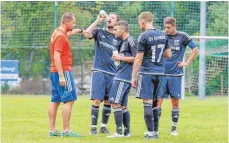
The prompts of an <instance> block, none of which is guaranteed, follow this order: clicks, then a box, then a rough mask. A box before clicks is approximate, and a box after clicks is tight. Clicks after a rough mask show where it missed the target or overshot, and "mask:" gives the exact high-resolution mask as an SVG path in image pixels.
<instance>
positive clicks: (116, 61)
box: [113, 50, 120, 67]
mask: <svg viewBox="0 0 229 143" xmlns="http://www.w3.org/2000/svg"><path fill="white" fill-rule="evenodd" d="M117 54H118V50H113V55H117ZM114 63H115V66H116V67H117V66H118V65H119V64H120V61H119V60H114Z"/></svg>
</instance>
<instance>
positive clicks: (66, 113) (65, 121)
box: [62, 101, 74, 132]
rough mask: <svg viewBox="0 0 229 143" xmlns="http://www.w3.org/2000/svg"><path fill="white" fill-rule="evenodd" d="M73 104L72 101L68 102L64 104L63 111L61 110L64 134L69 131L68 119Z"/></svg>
mask: <svg viewBox="0 0 229 143" xmlns="http://www.w3.org/2000/svg"><path fill="white" fill-rule="evenodd" d="M73 104H74V101H68V102H66V103H64V105H63V109H62V118H63V128H64V132H69V131H70V118H71V113H72V105H73Z"/></svg>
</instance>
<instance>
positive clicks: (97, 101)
mask: <svg viewBox="0 0 229 143" xmlns="http://www.w3.org/2000/svg"><path fill="white" fill-rule="evenodd" d="M100 104H101V100H98V99H95V100H93V105H94V106H99V105H100Z"/></svg>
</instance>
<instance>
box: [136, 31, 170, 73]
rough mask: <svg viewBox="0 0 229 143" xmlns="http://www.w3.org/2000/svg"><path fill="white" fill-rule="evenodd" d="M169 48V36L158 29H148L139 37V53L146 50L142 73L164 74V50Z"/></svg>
mask: <svg viewBox="0 0 229 143" xmlns="http://www.w3.org/2000/svg"><path fill="white" fill-rule="evenodd" d="M167 48H168V38H167V36H166V34H165V33H163V32H162V31H160V30H158V29H148V30H146V31H145V32H143V33H142V34H141V35H140V36H139V39H138V46H137V50H138V53H141V52H144V57H143V61H142V64H141V67H140V73H143V74H154V75H162V74H164V61H163V52H164V51H165V50H166V49H167Z"/></svg>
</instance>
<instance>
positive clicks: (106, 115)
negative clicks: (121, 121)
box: [102, 105, 111, 125]
mask: <svg viewBox="0 0 229 143" xmlns="http://www.w3.org/2000/svg"><path fill="white" fill-rule="evenodd" d="M110 114H111V105H104V106H103V112H102V124H103V125H106V124H107V123H108V119H109V117H110Z"/></svg>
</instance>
